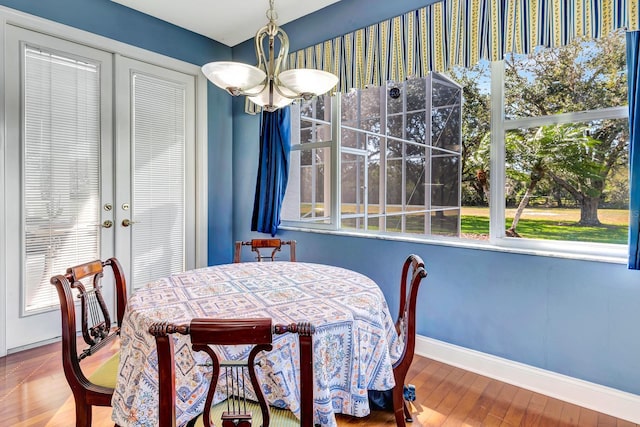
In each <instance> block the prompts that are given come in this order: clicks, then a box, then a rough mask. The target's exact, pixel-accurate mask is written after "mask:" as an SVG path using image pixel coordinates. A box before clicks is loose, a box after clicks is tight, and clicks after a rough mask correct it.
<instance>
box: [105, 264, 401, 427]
mask: <svg viewBox="0 0 640 427" xmlns="http://www.w3.org/2000/svg"><path fill="white" fill-rule="evenodd" d="M196 317H217V318H240V317H271V318H272V319H273V323H274V324H276V323H283V324H289V323H292V322H303V321H306V322H311V323H312V324H313V325H314V326H315V327H316V332H315V334H314V335H313V363H314V367H313V370H314V421H315V422H316V423H319V424H321V425H322V426H336V420H335V416H334V413H343V414H351V415H354V416H358V417H362V416H365V415H367V414H368V413H369V402H368V399H367V390H388V389H390V388H392V387H393V386H394V379H393V370H392V362H393V361H395V360H397V358H398V357H399V356H400V351H401V349H400V343H399V342H398V338H397V335H396V333H395V329H394V321H393V319H392V318H391V315H390V313H389V308H388V306H387V303H386V301H385V298H384V295H383V294H382V292H381V290H380V288H379V287H378V286H377V285H376V283H375V282H373V281H372V280H371V279H369V278H368V277H366V276H364V275H362V274H359V273H356V272H354V271H350V270H347V269H343V268H339V267H333V266H328V265H320V264H311V263H300V262H298V263H293V262H264V263H257V262H248V263H239V264H225V265H219V266H213V267H207V268H201V269H196V270H191V271H187V272H184V273H179V274H175V275H172V276H169V277H166V278H163V279H160V280H157V281H154V282H151V283H148V284H147V285H145V286H144V287H142V288H139V289H138V290H137V291H136V292H135V293H134V294H133V295H132V296H131V297H130V298H129V300H128V302H127V310H126V313H125V317H124V319H123V324H122V329H121V350H120V351H121V355H120V366H119V371H118V380H117V384H116V389H115V393H114V396H113V401H112V404H113V417H112V418H113V421H114V422H116V423H117V424H118V425H120V426H122V427H126V426H155V425H157V417H158V415H157V407H158V372H157V354H156V348H155V347H156V345H155V340H154V338H153V337H152V336H151V335H150V334H149V333H148V329H149V326H150V325H151V323H153V322H157V321H164V320H166V321H171V322H173V323H188V322H189V321H190V320H191V319H193V318H196ZM174 339H175V344H176V345H175V354H176V365H177V367H176V390H177V399H176V400H177V402H176V406H177V408H176V412H177V417H178V425H183V424H185V423H186V422H187V421H189V420H190V419H192V418H193V417H195V416H196V415H198V414H199V413H201V412H202V411H203V409H204V400H205V394H206V389H207V388H208V386H209V381H210V375H211V374H210V371H209V370H210V369H211V368H210V367H208V366H207V365H208V363H207V360H206V357H207V356H206V355H205V354H204V353H194V352H193V351H192V350H191V345H190V342H189V338H188V337H184V336H181V335H180V336H176V337H175V338H174ZM296 343H297V336H295V335H292V334H284V335H276V336H274V342H273V350H272V351H271V352H269V353H265V354H264V356H263V357H265V358H266V359H267V360H268V362H269V363H266V364H264V365H265V366H269V372H268V373H266V374H265V377H267V378H270V379H271V381H272V384H271V385H270V386H269V387H267V388H268V389H269V390H268V392H267V399H268V400H269V401H270V402H271V403H272V404H274V405H276V406H282V407H287V408H289V409H290V410H292V411H293V412H294V413H299V404H300V402H299V392H298V389H297V375H299V363H298V347H297V345H296ZM236 350H237V349H235V348H234V347H229V348H222V349H219V351H221V352H222V353H223V354H224V357H225V358H228V359H233V358H234V357H235V358H237V357H238V355H237V354H236ZM296 370H297V372H296ZM219 398H223V397H222V396H219Z"/></svg>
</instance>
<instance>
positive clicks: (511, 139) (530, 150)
mask: <svg viewBox="0 0 640 427" xmlns="http://www.w3.org/2000/svg"><path fill="white" fill-rule="evenodd" d="M585 130H586V128H585V127H584V126H579V125H578V126H576V125H574V124H564V125H550V126H541V127H540V128H538V129H537V130H536V131H535V132H530V131H512V132H509V133H507V137H506V140H505V145H506V154H507V158H506V162H507V174H508V175H509V176H510V177H512V178H515V179H517V180H518V181H521V182H525V183H526V190H525V193H524V195H523V196H522V199H521V200H520V203H519V204H518V208H517V209H516V212H515V214H514V217H513V221H512V223H511V227H509V228H508V229H507V232H506V234H507V236H510V237H519V235H518V233H517V231H516V228H517V226H518V221H519V220H520V217H521V216H522V213H523V212H524V209H525V208H526V207H527V205H528V204H529V200H530V198H531V195H532V194H533V192H534V190H535V189H536V187H537V186H538V184H539V183H540V181H542V179H543V178H544V177H545V175H552V176H553V170H554V169H563V168H571V169H572V170H576V171H579V174H580V175H581V176H594V173H593V172H594V171H595V170H597V169H598V168H599V165H598V164H597V163H596V162H594V161H589V160H588V159H585V158H584V157H585V156H581V155H580V153H582V152H589V151H590V150H591V149H592V148H593V146H594V145H595V144H596V143H597V141H596V140H594V139H593V138H590V137H588V136H586V135H585V133H586V132H585Z"/></svg>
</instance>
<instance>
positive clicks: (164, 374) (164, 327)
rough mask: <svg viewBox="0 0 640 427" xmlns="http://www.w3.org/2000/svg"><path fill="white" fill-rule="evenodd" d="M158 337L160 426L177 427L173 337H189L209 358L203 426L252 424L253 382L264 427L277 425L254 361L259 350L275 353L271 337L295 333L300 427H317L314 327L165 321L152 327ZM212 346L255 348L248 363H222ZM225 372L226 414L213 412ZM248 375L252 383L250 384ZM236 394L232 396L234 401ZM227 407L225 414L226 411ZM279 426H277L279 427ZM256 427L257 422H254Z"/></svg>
mask: <svg viewBox="0 0 640 427" xmlns="http://www.w3.org/2000/svg"><path fill="white" fill-rule="evenodd" d="M149 333H151V334H152V335H153V336H155V338H156V345H157V351H158V383H159V405H158V406H159V412H158V419H159V427H173V426H175V419H176V412H175V411H176V409H175V401H176V387H175V361H174V338H173V337H172V334H182V335H189V336H190V339H191V345H192V348H193V350H194V351H202V352H205V353H206V354H208V356H209V358H210V360H211V368H212V378H211V383H210V386H209V389H208V391H207V396H206V401H205V409H204V413H203V415H202V416H203V424H204V426H205V427H212V426H213V425H214V424H215V425H222V427H235V426H238V427H239V426H250V425H251V421H252V418H253V417H255V415H253V414H251V413H250V412H248V411H247V406H248V403H247V396H248V395H251V392H250V391H249V392H247V390H246V388H245V384H246V382H250V383H251V386H252V390H253V392H254V396H255V397H256V398H257V400H258V404H259V408H260V413H261V418H262V426H263V427H269V424H270V423H271V422H273V421H274V417H273V416H272V411H271V408H270V406H269V404H268V403H267V401H266V399H265V396H264V393H263V391H262V386H261V385H260V381H259V376H258V374H257V372H256V366H257V365H258V364H257V363H256V357H257V356H258V355H259V353H260V352H263V351H271V349H272V342H273V334H284V333H297V334H298V339H299V348H300V377H299V378H300V384H299V386H300V425H301V426H302V427H312V426H313V365H312V345H311V335H312V334H313V333H314V328H313V326H312V325H310V324H309V323H297V324H296V323H293V324H290V325H272V322H271V319H269V318H247V319H210V318H201V319H193V320H192V321H191V323H190V324H188V325H186V324H181V325H176V324H172V323H167V322H160V323H154V324H152V325H151V327H150V328H149ZM212 345H250V346H252V348H251V350H250V352H249V355H248V357H247V359H246V360H241V361H225V360H221V359H220V357H219V355H218V353H217V352H216V351H215V350H214V349H213V348H212V347H211V346H212ZM221 373H224V374H225V376H226V381H225V384H226V389H225V390H224V392H225V393H226V394H227V396H229V397H228V398H227V400H226V401H225V402H222V403H219V404H218V405H226V406H225V407H224V408H223V410H222V411H220V410H218V411H216V410H215V409H212V406H214V405H212V403H213V397H214V394H215V392H216V388H217V387H218V378H219V376H220V374H221ZM247 376H248V377H249V380H247ZM231 396H232V397H231ZM224 409H226V410H224ZM214 412H215V413H220V412H222V416H221V419H214V420H212V417H213V415H212V414H213V413H214ZM220 421H221V424H219V423H220ZM275 424H277V423H275ZM255 425H258V424H255Z"/></svg>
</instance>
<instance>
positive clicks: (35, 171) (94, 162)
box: [22, 46, 100, 314]
mask: <svg viewBox="0 0 640 427" xmlns="http://www.w3.org/2000/svg"><path fill="white" fill-rule="evenodd" d="M23 67H24V68H23V70H24V74H23V76H22V79H23V82H22V84H23V89H24V90H23V99H22V102H23V105H24V116H23V121H24V122H23V126H24V141H23V147H24V172H23V173H24V175H23V179H24V181H23V182H24V185H23V204H24V242H25V258H24V266H23V271H24V275H25V280H24V284H25V288H24V291H23V296H22V311H23V313H25V314H28V313H33V312H37V311H40V310H42V309H45V308H47V307H51V306H55V305H57V304H58V298H57V296H56V294H55V288H54V287H53V286H51V284H50V283H49V278H50V277H51V276H52V275H53V274H58V273H60V272H63V271H65V270H66V268H67V267H69V266H72V265H76V264H80V263H83V262H86V261H91V260H94V259H97V258H99V256H100V255H99V234H100V228H99V227H98V226H97V224H98V223H99V221H100V193H99V185H100V179H99V176H100V170H99V158H100V157H99V154H100V68H99V66H98V65H97V64H92V63H89V62H87V61H85V60H79V59H76V58H72V57H70V56H67V55H65V54H61V53H57V52H51V51H49V52H48V51H44V50H41V49H39V48H31V47H28V46H26V47H25V48H24V50H23Z"/></svg>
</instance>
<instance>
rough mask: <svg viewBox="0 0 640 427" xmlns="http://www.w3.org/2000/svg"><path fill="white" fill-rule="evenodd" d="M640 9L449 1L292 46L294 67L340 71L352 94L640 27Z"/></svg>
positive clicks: (578, 1) (540, 1)
mask: <svg viewBox="0 0 640 427" xmlns="http://www.w3.org/2000/svg"><path fill="white" fill-rule="evenodd" d="M639 13H640V12H639V6H638V0H442V1H439V2H436V3H433V4H430V5H428V6H425V7H423V8H420V9H418V10H414V11H411V12H408V13H405V14H404V15H401V16H396V17H394V18H391V19H388V20H385V21H382V22H379V23H377V24H373V25H370V26H368V27H366V28H361V29H359V30H356V31H354V32H351V33H347V34H344V35H342V36H339V37H336V38H333V39H331V40H327V41H324V42H322V43H318V44H316V45H314V46H310V47H307V48H306V49H301V50H299V51H296V52H293V53H291V54H290V55H289V58H288V64H287V68H315V69H321V70H324V71H328V72H331V73H334V74H335V75H337V76H338V77H339V78H340V81H339V83H338V86H337V88H336V90H337V91H339V92H347V91H348V90H350V89H351V88H358V89H362V88H364V87H366V86H368V85H374V86H382V85H383V84H384V83H385V82H387V81H401V80H404V79H405V78H407V77H412V76H415V77H424V76H426V75H427V74H428V73H429V72H430V71H439V72H441V71H446V70H448V69H450V68H452V67H455V66H463V67H472V66H473V65H475V64H476V63H477V62H478V61H480V60H481V59H484V60H488V61H499V60H502V59H503V58H504V55H505V53H510V52H514V53H524V54H527V53H531V52H532V51H533V49H534V48H535V47H536V46H546V47H557V46H563V45H566V44H568V43H570V42H571V41H572V40H574V39H576V38H579V37H587V38H598V37H600V36H602V35H604V34H607V33H609V32H611V31H612V30H615V29H617V28H626V29H628V30H637V29H639V28H640V17H639Z"/></svg>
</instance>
